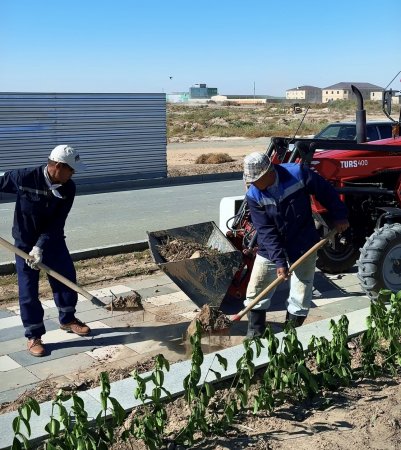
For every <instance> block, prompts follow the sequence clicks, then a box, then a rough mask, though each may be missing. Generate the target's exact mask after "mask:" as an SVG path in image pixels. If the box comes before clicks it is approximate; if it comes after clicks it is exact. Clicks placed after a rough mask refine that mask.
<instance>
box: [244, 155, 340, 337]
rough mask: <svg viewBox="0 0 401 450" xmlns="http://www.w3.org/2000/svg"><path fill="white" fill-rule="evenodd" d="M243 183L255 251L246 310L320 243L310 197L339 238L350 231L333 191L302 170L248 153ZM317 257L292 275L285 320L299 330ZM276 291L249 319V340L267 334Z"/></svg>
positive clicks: (317, 176) (309, 258)
mask: <svg viewBox="0 0 401 450" xmlns="http://www.w3.org/2000/svg"><path fill="white" fill-rule="evenodd" d="M244 181H245V183H246V184H247V186H249V188H248V190H247V194H246V200H247V204H248V206H249V211H250V215H251V219H252V223H253V225H254V226H255V229H256V232H257V243H258V249H257V254H256V257H255V262H254V265H253V268H252V272H251V277H250V280H249V283H248V286H247V293H246V299H245V301H244V305H245V306H247V305H248V304H249V303H250V302H251V301H252V300H253V299H254V298H256V296H257V295H259V293H260V292H262V291H263V290H264V289H265V288H266V287H267V286H268V285H269V284H270V283H271V282H273V281H274V279H275V278H276V277H284V279H288V278H289V274H288V269H289V265H290V264H292V263H294V262H295V261H296V260H297V259H298V258H300V257H301V256H302V255H303V254H304V253H306V252H307V251H308V250H309V249H310V248H311V247H313V245H314V244H316V243H317V242H318V241H319V235H318V232H317V230H316V227H315V223H314V219H313V215H312V209H311V201H310V196H311V195H314V196H315V197H316V199H317V201H318V202H319V203H321V204H322V205H323V206H324V207H325V208H326V209H327V211H328V215H329V216H330V219H331V222H332V226H333V227H334V228H335V229H336V231H337V232H338V233H342V232H344V231H345V230H346V229H347V228H348V227H349V223H348V219H347V209H346V207H345V205H344V203H343V202H342V201H341V200H340V197H339V195H338V193H337V192H336V190H335V189H334V188H333V186H332V185H331V184H330V183H329V182H328V181H327V180H325V179H324V178H323V177H321V176H320V175H319V174H318V173H317V172H314V171H312V170H311V169H309V168H308V167H307V166H306V165H303V164H296V163H284V164H272V162H271V160H270V158H269V157H268V155H266V154H263V153H258V152H255V153H251V154H250V155H248V156H246V157H245V159H244ZM315 269H316V254H315V255H311V256H310V257H308V258H307V259H306V260H305V261H304V262H303V263H302V264H300V265H299V266H298V268H297V269H295V270H294V272H293V273H292V275H291V279H290V292H289V297H288V299H287V315H286V320H287V321H289V320H291V321H292V322H293V325H295V326H300V325H302V323H303V322H304V320H305V318H306V316H307V315H308V312H309V308H310V306H311V301H312V290H313V279H314V275H315ZM273 294H274V289H273V290H272V291H270V292H269V293H268V294H267V295H266V297H265V298H263V299H262V300H261V301H260V302H259V303H257V304H256V305H255V306H254V307H253V308H252V309H251V310H250V312H249V315H248V332H247V337H248V338H254V337H260V336H262V335H263V333H264V331H265V321H266V310H268V309H269V307H270V301H271V298H272V296H273Z"/></svg>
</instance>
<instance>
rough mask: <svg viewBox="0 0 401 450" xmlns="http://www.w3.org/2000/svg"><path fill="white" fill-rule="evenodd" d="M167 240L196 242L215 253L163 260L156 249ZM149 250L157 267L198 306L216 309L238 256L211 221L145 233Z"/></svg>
mask: <svg viewBox="0 0 401 450" xmlns="http://www.w3.org/2000/svg"><path fill="white" fill-rule="evenodd" d="M167 237H170V238H179V239H185V240H190V241H194V242H197V243H199V244H201V245H202V246H204V247H208V248H212V249H215V250H217V251H218V253H217V254H214V255H207V256H201V257H198V258H186V259H183V260H180V261H172V262H168V261H166V260H165V259H164V258H163V257H162V256H161V255H160V252H159V247H160V245H162V243H163V242H165V241H166V239H167ZM148 241H149V249H150V252H151V254H152V257H153V259H154V261H155V263H156V264H157V265H158V267H159V268H160V269H161V270H162V271H163V272H164V273H165V274H166V275H167V276H168V277H169V278H170V279H171V280H172V281H174V283H175V284H176V285H177V286H178V287H179V288H180V289H181V290H182V291H183V292H184V293H185V294H186V295H188V297H189V298H190V299H191V300H192V301H193V302H194V303H195V304H196V305H197V306H198V307H199V308H201V307H202V306H203V305H205V304H208V305H210V306H216V307H218V306H220V304H221V302H222V300H223V298H224V297H225V295H226V292H227V289H228V287H229V286H230V284H231V282H232V280H233V277H234V275H235V273H236V272H237V270H238V268H239V266H240V264H241V261H242V254H241V252H240V251H238V250H237V249H236V248H235V247H234V246H233V245H232V243H231V242H230V241H229V240H228V239H227V238H226V237H225V236H224V234H223V233H222V232H221V231H220V230H219V228H218V227H217V226H216V224H215V223H214V222H204V223H198V224H194V225H188V226H184V227H179V228H171V229H168V230H161V231H152V232H148Z"/></svg>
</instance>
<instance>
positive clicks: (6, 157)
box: [0, 93, 167, 184]
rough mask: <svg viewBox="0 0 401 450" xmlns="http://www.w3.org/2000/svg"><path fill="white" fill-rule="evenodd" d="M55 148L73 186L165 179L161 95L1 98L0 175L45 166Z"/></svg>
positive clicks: (10, 95)
mask: <svg viewBox="0 0 401 450" xmlns="http://www.w3.org/2000/svg"><path fill="white" fill-rule="evenodd" d="M59 144H69V145H71V146H73V147H75V148H76V149H77V150H78V151H79V153H80V155H81V159H82V161H83V162H84V163H85V164H86V165H87V167H88V169H87V170H86V171H85V172H82V173H76V174H75V175H74V180H75V181H76V182H77V184H81V183H92V182H107V181H124V180H139V179H149V178H160V177H166V176H167V150H166V149H167V137H166V95H165V94H136V93H133V94H97V93H94V94H73V93H71V94H69V93H67V94H58V93H57V94H52V93H0V156H1V159H0V172H2V171H6V170H10V169H15V168H20V167H30V166H36V165H40V164H43V163H45V162H46V161H47V157H48V155H49V154H50V152H51V150H52V149H53V148H54V147H55V146H56V145H59Z"/></svg>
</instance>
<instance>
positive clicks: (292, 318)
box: [285, 311, 306, 328]
mask: <svg viewBox="0 0 401 450" xmlns="http://www.w3.org/2000/svg"><path fill="white" fill-rule="evenodd" d="M305 319H306V316H296V315H294V314H290V313H289V312H288V311H287V315H286V316H285V325H287V323H288V322H292V325H293V327H294V328H297V327H300V326H301V325H302V324H303V323H304V322H305Z"/></svg>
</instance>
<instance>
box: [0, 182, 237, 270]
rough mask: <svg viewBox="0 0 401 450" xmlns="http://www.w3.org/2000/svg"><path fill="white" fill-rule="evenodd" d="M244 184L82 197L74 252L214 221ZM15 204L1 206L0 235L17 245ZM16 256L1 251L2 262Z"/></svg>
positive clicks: (72, 233)
mask: <svg viewBox="0 0 401 450" xmlns="http://www.w3.org/2000/svg"><path fill="white" fill-rule="evenodd" d="M243 193H244V187H243V182H242V181H240V180H234V181H220V182H216V183H202V184H190V185H180V186H168V187H158V188H152V189H141V190H127V191H121V192H111V193H110V192H109V193H102V194H92V195H80V196H77V197H76V199H75V203H74V206H73V208H72V210H71V213H70V215H69V218H68V220H67V224H66V227H65V231H66V235H67V244H68V246H69V249H70V251H76V250H84V249H88V248H94V247H103V246H106V245H115V244H120V243H124V242H133V241H140V240H145V239H147V236H146V231H156V230H163V229H166V228H173V227H179V226H183V225H189V224H193V223H199V222H207V221H210V220H214V221H215V222H216V223H217V224H218V220H219V217H218V216H219V204H220V200H221V198H223V197H228V196H233V195H242V194H243ZM13 211H14V203H13V202H12V203H1V204H0V218H1V220H0V236H2V237H4V239H7V240H9V241H11V242H12V238H11V226H12V219H13ZM13 259H14V256H13V255H12V254H11V253H10V252H8V251H7V250H3V249H0V263H4V262H8V261H12V260H13Z"/></svg>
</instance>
